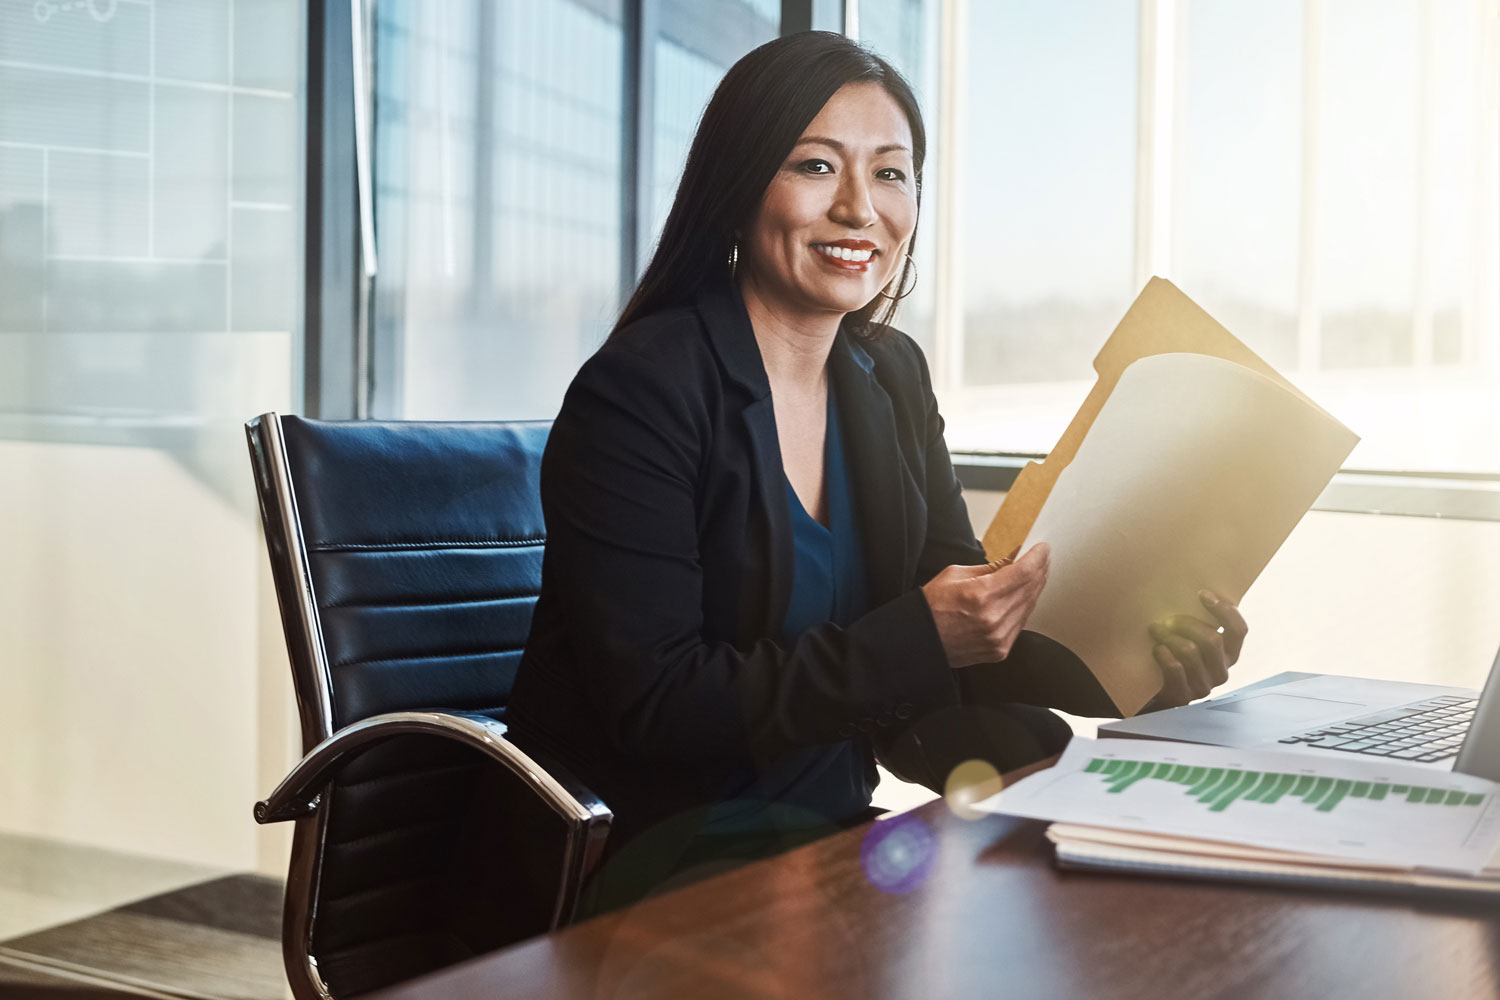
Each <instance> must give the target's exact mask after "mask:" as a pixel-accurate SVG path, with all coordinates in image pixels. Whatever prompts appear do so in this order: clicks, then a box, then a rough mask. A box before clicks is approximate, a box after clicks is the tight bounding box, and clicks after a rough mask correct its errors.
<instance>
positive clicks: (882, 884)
mask: <svg viewBox="0 0 1500 1000" xmlns="http://www.w3.org/2000/svg"><path fill="white" fill-rule="evenodd" d="M936 859H937V842H936V840H935V838H934V837H933V835H932V831H931V830H930V829H928V828H927V824H926V823H924V822H922V821H921V820H920V819H918V818H917V817H915V816H898V817H896V818H895V819H887V820H876V821H875V822H874V823H872V824H871V825H870V832H869V833H867V834H865V841H864V843H863V844H862V845H861V846H860V849H859V860H860V863H861V864H862V865H863V866H864V869H865V877H866V878H868V879H869V880H870V884H871V885H873V886H874V887H875V888H877V889H880V890H881V891H882V892H889V893H894V894H897V895H900V894H904V893H908V892H911V891H912V890H913V889H915V888H917V887H918V886H919V885H921V884H922V883H923V882H924V881H926V880H927V876H928V875H929V874H930V873H931V872H932V865H933V862H934V861H935V860H936Z"/></svg>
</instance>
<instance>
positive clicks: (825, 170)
mask: <svg viewBox="0 0 1500 1000" xmlns="http://www.w3.org/2000/svg"><path fill="white" fill-rule="evenodd" d="M802 169H803V171H805V172H806V173H809V174H831V173H833V165H832V164H831V163H829V162H828V161H827V160H804V161H803V162H802Z"/></svg>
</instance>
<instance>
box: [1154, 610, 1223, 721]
mask: <svg viewBox="0 0 1500 1000" xmlns="http://www.w3.org/2000/svg"><path fill="white" fill-rule="evenodd" d="M1198 599H1199V600H1200V601H1202V602H1203V606H1204V607H1205V608H1207V609H1208V610H1209V613H1210V614H1212V615H1213V616H1214V618H1215V619H1217V621H1218V625H1217V626H1215V625H1210V624H1208V623H1207V622H1204V621H1202V620H1200V619H1197V618H1194V617H1193V616H1191V615H1173V616H1172V617H1171V618H1168V619H1167V620H1166V621H1164V622H1156V623H1153V624H1151V625H1150V626H1149V627H1148V628H1147V631H1149V632H1150V633H1151V639H1152V641H1153V642H1154V643H1155V646H1154V647H1153V648H1152V652H1153V653H1154V654H1155V656H1156V663H1157V666H1159V667H1161V673H1162V688H1161V691H1160V692H1159V693H1158V694H1157V696H1156V697H1155V698H1153V699H1151V702H1150V704H1148V705H1147V706H1146V707H1145V708H1144V709H1142V711H1146V712H1152V711H1155V710H1156V709H1159V708H1173V707H1175V706H1177V705H1186V704H1187V703H1188V702H1190V701H1192V700H1193V699H1195V698H1205V697H1207V696H1208V694H1209V692H1210V691H1212V690H1213V689H1214V688H1216V687H1218V686H1219V685H1220V684H1223V683H1224V682H1225V681H1226V680H1228V679H1229V668H1230V667H1232V666H1234V663H1235V661H1236V660H1238V659H1239V658H1240V649H1241V648H1242V647H1243V646H1244V645H1245V634H1246V633H1247V632H1248V631H1249V630H1250V627H1249V626H1248V625H1246V624H1245V619H1244V618H1242V617H1241V616H1240V609H1239V608H1237V607H1236V606H1235V605H1233V604H1231V603H1230V602H1228V601H1226V600H1224V599H1223V598H1222V597H1220V596H1219V595H1218V594H1215V593H1214V592H1213V591H1211V590H1204V591H1200V592H1199V594H1198Z"/></svg>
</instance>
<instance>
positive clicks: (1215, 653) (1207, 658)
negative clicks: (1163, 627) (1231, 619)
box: [1167, 615, 1229, 687]
mask: <svg viewBox="0 0 1500 1000" xmlns="http://www.w3.org/2000/svg"><path fill="white" fill-rule="evenodd" d="M1167 627H1168V628H1169V629H1171V630H1172V631H1173V632H1176V633H1177V634H1178V635H1183V636H1187V638H1189V639H1191V640H1192V642H1193V645H1195V646H1197V647H1198V655H1199V656H1200V657H1201V658H1202V660H1203V666H1204V668H1205V669H1206V671H1207V674H1208V679H1209V681H1210V682H1211V683H1212V685H1213V686H1214V687H1218V686H1219V685H1220V684H1223V683H1224V682H1225V681H1227V680H1229V662H1228V657H1227V655H1226V652H1225V647H1224V636H1222V635H1221V634H1220V633H1219V630H1218V629H1216V628H1214V627H1213V626H1212V625H1210V624H1208V622H1205V621H1201V620H1200V619H1197V618H1194V617H1193V616H1192V615H1173V616H1172V617H1171V618H1168V619H1167Z"/></svg>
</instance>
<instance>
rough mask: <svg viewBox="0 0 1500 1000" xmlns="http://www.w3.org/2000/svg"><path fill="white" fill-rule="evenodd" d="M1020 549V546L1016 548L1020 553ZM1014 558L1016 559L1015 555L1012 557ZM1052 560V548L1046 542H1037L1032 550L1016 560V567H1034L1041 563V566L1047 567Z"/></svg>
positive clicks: (1028, 550)
mask: <svg viewBox="0 0 1500 1000" xmlns="http://www.w3.org/2000/svg"><path fill="white" fill-rule="evenodd" d="M1020 548H1021V547H1020V546H1019V545H1018V546H1016V550H1017V551H1020ZM1012 558H1014V555H1012ZM1051 560H1052V546H1050V545H1048V544H1047V543H1046V542H1037V543H1036V544H1035V545H1033V546H1032V547H1031V548H1029V549H1027V550H1026V554H1025V555H1023V556H1021V558H1019V559H1016V565H1017V566H1034V565H1037V564H1038V563H1040V564H1041V565H1044V566H1045V565H1046V564H1047V563H1049V562H1050V561H1051Z"/></svg>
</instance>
